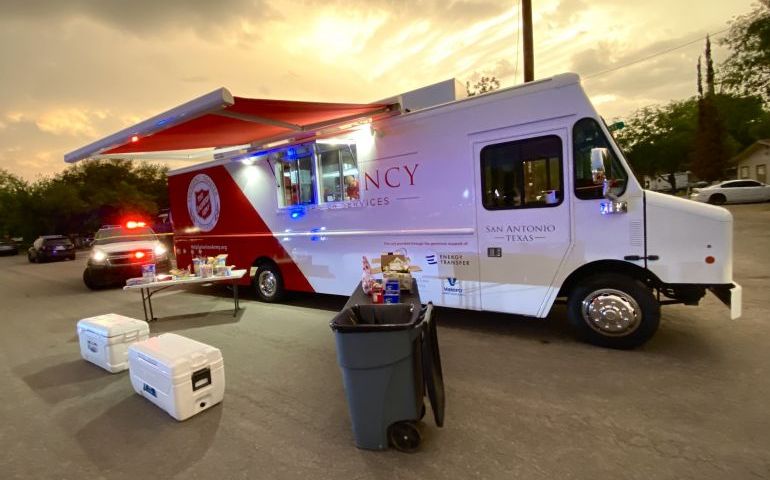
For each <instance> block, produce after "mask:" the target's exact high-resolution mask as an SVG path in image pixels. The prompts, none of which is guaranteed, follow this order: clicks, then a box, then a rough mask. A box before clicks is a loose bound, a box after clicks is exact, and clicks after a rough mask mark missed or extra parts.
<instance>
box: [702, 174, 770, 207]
mask: <svg viewBox="0 0 770 480" xmlns="http://www.w3.org/2000/svg"><path fill="white" fill-rule="evenodd" d="M690 199H691V200H696V201H698V202H708V203H713V204H714V205H723V204H725V203H749V202H767V201H770V185H765V184H764V183H762V182H758V181H756V180H728V181H726V182H719V183H716V184H714V185H711V186H708V187H705V188H694V189H693V190H692V194H691V195H690Z"/></svg>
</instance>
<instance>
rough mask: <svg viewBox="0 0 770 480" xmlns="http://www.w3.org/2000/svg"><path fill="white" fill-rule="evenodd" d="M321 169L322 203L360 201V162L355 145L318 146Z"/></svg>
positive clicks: (318, 144)
mask: <svg viewBox="0 0 770 480" xmlns="http://www.w3.org/2000/svg"><path fill="white" fill-rule="evenodd" d="M316 149H317V150H316V151H317V152H318V163H319V165H320V168H321V201H322V202H342V201H347V200H358V199H359V190H358V162H357V161H356V146H355V145H354V144H347V143H344V144H338V145H329V144H323V143H317V144H316Z"/></svg>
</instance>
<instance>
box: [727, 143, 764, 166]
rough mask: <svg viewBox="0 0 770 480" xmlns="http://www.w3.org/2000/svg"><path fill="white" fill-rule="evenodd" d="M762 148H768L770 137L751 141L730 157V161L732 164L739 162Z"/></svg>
mask: <svg viewBox="0 0 770 480" xmlns="http://www.w3.org/2000/svg"><path fill="white" fill-rule="evenodd" d="M762 148H770V138H768V139H763V140H757V141H756V142H754V143H752V144H751V145H749V146H748V147H746V148H745V149H744V150H743V151H742V152H740V153H739V154H738V155H736V156H734V157H733V158H731V159H730V163H733V164H737V163H740V162H742V161H743V160H744V159H746V158H747V157H749V156H750V155H751V154H753V153H754V152H756V151H757V150H761V149H762Z"/></svg>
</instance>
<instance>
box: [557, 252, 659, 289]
mask: <svg viewBox="0 0 770 480" xmlns="http://www.w3.org/2000/svg"><path fill="white" fill-rule="evenodd" d="M599 273H616V274H620V275H627V276H629V277H631V278H634V279H636V280H639V281H640V282H642V283H644V284H645V285H647V286H648V287H650V288H657V287H658V286H659V285H660V284H661V281H660V279H659V278H658V277H657V276H655V274H653V273H652V272H650V271H649V270H646V269H644V268H642V267H640V266H637V265H634V264H633V263H628V262H623V261H620V260H599V261H596V262H591V263H588V264H585V265H583V266H582V267H580V268H578V269H577V270H575V271H574V272H572V273H571V274H570V275H569V276H568V277H567V278H566V279H565V280H564V283H562V285H561V289H560V290H559V295H558V296H559V297H566V296H568V295H569V293H570V291H571V290H572V289H573V288H575V286H576V285H577V284H578V283H579V282H580V281H581V280H583V279H585V278H588V277H590V276H593V275H596V274H599Z"/></svg>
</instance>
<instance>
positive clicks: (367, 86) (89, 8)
mask: <svg viewBox="0 0 770 480" xmlns="http://www.w3.org/2000/svg"><path fill="white" fill-rule="evenodd" d="M532 3H533V10H534V14H533V16H534V25H535V76H536V78H543V77H547V76H550V75H553V74H556V73H561V72H565V71H572V72H576V73H579V74H580V75H581V76H583V84H584V87H585V88H586V90H587V91H588V93H589V95H590V96H591V97H592V99H593V101H594V103H595V104H596V106H597V108H598V109H599V111H600V113H601V114H602V115H604V116H605V117H606V118H608V119H612V118H615V117H622V116H624V115H628V114H629V113H631V112H632V111H633V110H634V109H635V108H638V107H640V106H643V105H648V104H651V103H664V102H667V101H669V100H671V99H680V98H686V97H688V96H691V95H693V94H694V93H695V63H696V61H697V57H698V54H699V53H700V51H701V50H702V48H703V43H702V42H700V41H695V42H694V43H692V44H691V45H689V46H687V47H684V48H680V49H676V50H673V51H671V52H670V53H666V54H662V55H655V54H657V53H659V52H665V51H668V50H671V49H672V48H674V47H677V46H680V45H683V44H686V43H688V42H690V41H693V40H697V39H698V38H701V37H703V36H705V34H706V33H708V32H711V33H712V34H716V33H717V32H719V31H721V30H724V29H725V28H726V27H727V25H728V22H729V20H730V19H731V18H733V17H734V16H736V15H740V14H743V13H746V12H748V11H749V10H750V9H751V7H752V0H729V1H725V0H702V1H700V2H684V1H677V0H673V1H672V0H645V1H643V2H629V1H622V0H620V1H619V0H591V1H589V0H532ZM0 12H2V14H1V15H0V168H5V169H7V170H9V171H11V172H12V173H15V174H18V175H21V176H23V177H24V178H27V179H30V180H32V179H35V178H37V177H39V176H41V175H51V174H53V173H56V172H58V171H61V170H62V169H64V168H65V166H66V165H65V164H64V162H63V159H62V157H63V155H64V154H65V153H67V152H69V151H71V150H74V149H76V148H78V147H81V146H83V145H85V144H87V143H90V142H92V141H94V140H96V139H98V138H101V137H103V136H105V135H108V134H110V133H113V132H115V131H117V130H119V129H121V128H125V127H127V126H129V125H131V124H133V123H136V122H137V121H140V120H142V119H145V118H147V117H149V116H152V115H154V114H157V113H159V112H161V111H163V110H166V109H168V108H171V107H173V106H175V105H178V104H180V103H183V102H184V101H187V100H190V99H192V98H194V97H197V96H199V95H201V94H203V93H207V92H209V91H211V90H214V89H215V88H218V87H222V86H225V87H227V88H229V89H230V90H231V91H232V92H233V93H234V94H235V95H239V96H246V97H256V98H278V99H288V100H311V101H336V102H370V101H374V100H377V99H380V98H384V97H388V96H391V95H395V94H398V93H401V92H403V91H407V90H411V89H414V88H418V87H421V86H424V85H427V84H430V83H435V82H438V81H442V80H445V79H447V78H452V77H456V78H458V79H459V80H461V81H463V82H465V81H466V80H473V79H474V78H477V77H478V76H479V75H482V74H485V75H486V74H493V75H496V76H497V77H498V78H500V79H501V83H502V86H511V85H515V84H517V83H519V82H521V78H522V70H523V68H522V66H521V55H520V54H519V55H517V47H518V50H520V49H521V42H520V40H517V37H518V36H519V29H518V26H517V24H518V19H519V14H518V12H519V0H509V1H496V0H462V1H452V0H425V1H420V0H411V1H407V0H389V1H388V0H366V1H353V0H324V1H320V0H304V1H302V0H280V1H279V0H218V1H211V0H160V1H159V0H131V1H126V0H47V1H44V0H0ZM717 37H719V35H717ZM651 56H652V58H651V59H650V60H647V61H643V62H640V63H635V64H632V65H631V66H625V65H627V64H629V63H632V62H635V61H636V60H639V59H643V58H647V57H651ZM715 57H716V60H717V61H719V60H720V58H724V51H723V50H722V49H721V48H716V49H715ZM624 66H625V67H624ZM617 67H622V68H617ZM616 68H617V69H616Z"/></svg>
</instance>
